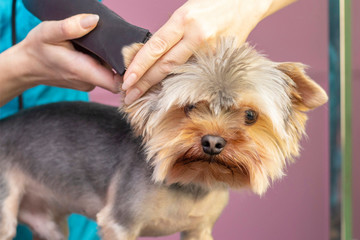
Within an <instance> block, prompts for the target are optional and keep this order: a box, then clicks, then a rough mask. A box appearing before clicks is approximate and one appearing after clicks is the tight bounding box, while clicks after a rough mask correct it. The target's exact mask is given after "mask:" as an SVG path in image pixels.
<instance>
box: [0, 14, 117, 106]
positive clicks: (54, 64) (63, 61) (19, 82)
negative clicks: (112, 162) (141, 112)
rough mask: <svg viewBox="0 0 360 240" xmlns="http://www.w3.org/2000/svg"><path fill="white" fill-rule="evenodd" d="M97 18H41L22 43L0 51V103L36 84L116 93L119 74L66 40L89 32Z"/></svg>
mask: <svg viewBox="0 0 360 240" xmlns="http://www.w3.org/2000/svg"><path fill="white" fill-rule="evenodd" d="M98 21H99V17H98V16H97V15H92V14H80V15H76V16H73V17H70V18H67V19H65V20H61V21H45V22H42V23H40V24H39V25H38V26H37V27H35V28H34V29H33V30H32V31H31V32H30V33H29V34H28V35H27V37H26V38H25V39H24V40H23V41H22V42H20V43H18V44H17V45H15V46H14V47H11V48H9V49H8V50H6V51H5V52H3V53H1V54H0V71H1V76H0V84H1V88H0V106H1V105H3V104H5V103H6V102H7V101H9V100H11V99H12V98H13V97H15V96H17V95H18V94H20V93H21V92H22V91H24V90H26V89H28V88H30V87H33V86H36V85H39V84H45V85H51V86H57V87H65V88H73V89H77V90H82V91H90V90H92V89H93V88H94V87H95V86H100V87H102V88H105V89H107V90H109V91H112V92H118V88H119V82H120V80H122V79H121V77H120V76H119V75H115V74H114V73H113V72H112V71H111V70H110V69H108V68H106V67H104V66H103V65H101V64H100V63H99V62H98V61H96V60H95V59H93V58H92V57H90V56H88V55H86V54H84V53H81V52H79V51H76V50H75V49H74V47H73V45H72V44H71V42H70V41H69V40H71V39H75V38H79V37H82V36H84V35H85V34H87V33H89V32H90V31H91V30H93V29H94V28H95V27H96V25H97V23H98Z"/></svg>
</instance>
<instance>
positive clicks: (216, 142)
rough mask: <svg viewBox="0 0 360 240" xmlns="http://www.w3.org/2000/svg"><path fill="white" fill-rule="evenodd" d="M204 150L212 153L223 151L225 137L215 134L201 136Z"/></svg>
mask: <svg viewBox="0 0 360 240" xmlns="http://www.w3.org/2000/svg"><path fill="white" fill-rule="evenodd" d="M201 145H202V148H203V151H204V152H205V153H207V154H210V155H217V154H219V153H221V151H222V150H223V149H224V147H225V145H226V141H225V139H223V138H222V137H219V136H214V135H205V136H203V137H202V138H201Z"/></svg>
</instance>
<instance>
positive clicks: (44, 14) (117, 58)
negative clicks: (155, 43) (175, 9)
mask: <svg viewBox="0 0 360 240" xmlns="http://www.w3.org/2000/svg"><path fill="white" fill-rule="evenodd" d="M23 3H24V5H25V7H26V8H27V9H28V10H29V11H30V12H31V13H32V14H34V15H35V16H36V17H38V18H39V19H40V20H42V21H46V20H62V19H65V18H67V17H70V16H73V15H76V14H80V13H93V14H97V15H99V17H100V20H99V22H98V25H97V27H96V28H95V29H94V30H93V31H91V32H90V33H89V34H87V35H85V36H84V37H81V38H78V39H74V40H72V41H73V43H74V44H75V45H78V46H80V49H81V48H83V49H85V52H90V53H92V54H94V55H95V56H97V57H98V58H100V59H101V60H103V61H104V62H106V63H107V64H109V65H110V66H111V67H112V68H113V69H115V71H116V72H117V73H119V74H120V75H123V74H124V72H125V66H124V61H123V57H122V54H121V50H122V48H123V47H124V46H127V45H130V44H132V43H135V42H142V43H145V42H146V41H147V40H148V39H149V38H150V36H151V33H150V32H149V30H146V29H144V28H141V27H137V26H135V25H132V24H130V23H128V22H126V21H125V20H124V19H123V18H121V17H120V16H119V15H117V14H116V13H114V12H113V11H111V10H110V9H109V8H107V7H106V6H105V5H103V4H102V3H100V2H98V0H23ZM92 54H90V55H92Z"/></svg>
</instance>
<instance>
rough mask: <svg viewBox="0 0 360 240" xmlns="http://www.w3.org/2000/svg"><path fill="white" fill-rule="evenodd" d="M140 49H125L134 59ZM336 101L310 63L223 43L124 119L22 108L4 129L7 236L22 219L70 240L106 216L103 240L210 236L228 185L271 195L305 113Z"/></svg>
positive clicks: (3, 223)
mask: <svg viewBox="0 0 360 240" xmlns="http://www.w3.org/2000/svg"><path fill="white" fill-rule="evenodd" d="M138 48H139V45H135V46H131V47H128V48H126V49H124V54H125V58H126V59H127V62H129V60H130V59H131V58H132V56H133V55H134V54H135V53H136V51H137V49H138ZM326 101H327V95H326V93H325V91H324V90H323V89H322V88H321V87H320V86H319V85H318V84H316V83H315V82H314V81H313V80H311V79H310V78H309V77H308V76H307V75H306V74H305V71H304V65H302V64H299V63H288V62H286V63H276V62H272V61H270V60H269V59H267V58H266V57H264V56H263V55H261V54H259V53H257V52H256V51H255V50H254V49H253V48H252V47H250V46H249V45H247V44H244V45H242V46H238V45H237V43H236V41H235V40H233V39H222V40H221V41H219V43H218V45H217V48H216V50H211V51H201V52H198V53H196V54H195V55H194V57H192V58H191V59H190V60H189V61H188V62H187V63H186V64H184V65H182V66H180V67H177V68H176V69H175V70H174V72H172V73H171V74H170V75H169V76H168V77H167V78H166V79H165V80H164V81H162V82H161V83H160V84H158V85H156V86H154V87H152V88H151V89H150V90H149V91H148V92H147V93H146V94H145V95H144V96H143V97H141V98H140V99H139V100H137V101H136V102H135V103H133V104H131V105H129V106H124V107H122V108H121V111H120V112H119V111H118V109H117V108H115V107H110V106H104V105H100V104H97V103H85V102H62V103H55V104H49V105H44V106H40V107H35V108H32V109H28V110H24V111H22V112H20V113H19V114H17V115H14V116H11V117H9V118H7V119H3V120H1V121H0V132H1V137H0V164H1V169H0V239H1V240H10V239H12V238H13V237H14V236H15V229H16V225H17V223H18V221H19V222H22V223H24V224H26V225H28V226H29V227H30V228H31V230H32V231H33V233H34V235H35V236H37V237H38V238H39V239H49V240H60V239H66V235H67V229H66V226H67V224H66V217H67V216H68V215H69V214H70V213H79V214H83V215H85V216H87V217H89V218H92V219H94V220H96V221H97V223H98V225H99V226H100V234H101V236H102V238H103V239H105V240H113V239H119V240H133V239H136V238H137V237H138V236H164V235H169V234H173V233H175V232H181V239H183V240H209V239H212V234H211V232H212V228H213V225H214V223H215V221H216V220H217V218H218V217H219V215H220V214H221V212H222V210H223V209H224V207H225V205H226V204H227V201H228V192H229V189H230V188H232V189H242V188H249V189H251V190H252V191H253V192H255V193H256V194H259V195H261V194H263V193H264V192H265V191H266V189H267V188H268V187H269V185H270V183H271V181H273V180H275V179H279V178H281V177H282V176H283V175H284V167H285V165H286V163H287V162H288V161H292V160H293V158H294V157H295V156H298V154H299V141H300V139H301V137H302V135H304V131H305V122H306V120H307V117H306V112H307V111H308V110H311V109H314V108H316V107H318V106H320V105H322V104H324V103H325V102H326ZM124 116H125V117H124Z"/></svg>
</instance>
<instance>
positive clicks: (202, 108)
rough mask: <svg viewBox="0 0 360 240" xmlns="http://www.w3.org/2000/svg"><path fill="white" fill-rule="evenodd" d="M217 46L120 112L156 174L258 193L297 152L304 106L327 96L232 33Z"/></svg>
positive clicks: (300, 71)
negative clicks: (140, 139) (139, 138)
mask: <svg viewBox="0 0 360 240" xmlns="http://www.w3.org/2000/svg"><path fill="white" fill-rule="evenodd" d="M137 48H138V47H136V46H133V47H132V48H131V47H130V48H129V49H127V50H125V51H124V53H125V58H127V59H131V57H132V55H133V53H134V52H136V51H134V49H137ZM216 49H217V50H216V51H215V52H210V51H209V52H208V53H198V54H196V55H195V56H194V57H193V58H192V59H191V60H190V61H189V62H188V63H187V64H185V65H183V66H180V67H178V68H177V69H176V70H175V71H174V72H173V74H171V75H169V76H168V77H167V78H166V79H165V80H164V81H163V82H162V83H161V84H159V85H157V86H154V87H153V88H152V89H151V90H149V91H148V92H147V93H146V94H145V95H144V96H143V97H142V98H141V99H139V100H138V101H136V102H135V103H133V104H132V105H130V106H126V107H124V108H123V111H124V112H125V113H126V115H127V118H128V120H129V122H130V124H131V125H132V127H133V129H134V131H135V133H136V134H138V135H141V136H142V137H143V139H144V146H145V149H146V154H147V158H148V160H149V161H150V162H151V164H152V165H153V166H154V174H153V178H154V180H156V181H164V182H166V183H168V184H171V183H182V184H187V183H197V184H202V185H205V186H209V187H211V186H216V185H228V186H229V187H231V188H242V187H250V188H251V189H252V190H253V191H254V192H255V193H258V194H262V193H264V192H265V190H266V189H267V188H268V186H269V183H270V180H274V179H277V178H280V177H281V176H283V170H284V167H285V165H286V162H287V160H290V161H291V160H292V159H293V157H294V156H297V155H298V154H299V141H300V139H301V137H302V135H303V134H304V131H305V122H306V120H307V117H306V114H305V112H306V111H308V110H310V109H313V108H316V107H318V106H320V105H322V104H324V103H325V102H326V101H327V95H326V93H325V91H324V90H323V89H322V88H321V87H320V86H319V85H317V84H316V83H315V82H314V81H312V80H311V79H310V78H309V77H308V76H307V75H306V74H305V72H304V66H303V65H302V64H299V63H275V62H272V61H270V60H268V59H267V58H265V57H264V56H262V55H260V54H258V53H257V52H256V51H255V50H254V49H252V48H251V47H249V46H248V45H246V44H245V45H243V46H242V47H236V44H235V42H234V41H233V40H231V39H230V40H229V39H227V40H224V39H223V40H221V41H219V44H218V46H217V48H216Z"/></svg>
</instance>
